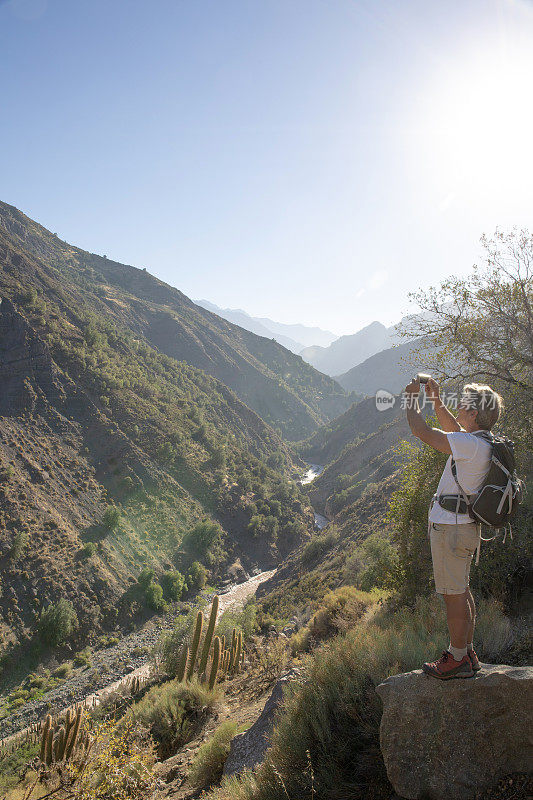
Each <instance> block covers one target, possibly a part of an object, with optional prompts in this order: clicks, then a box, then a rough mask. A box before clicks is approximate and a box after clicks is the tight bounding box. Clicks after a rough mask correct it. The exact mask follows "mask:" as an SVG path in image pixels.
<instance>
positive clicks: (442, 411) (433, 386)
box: [426, 378, 462, 433]
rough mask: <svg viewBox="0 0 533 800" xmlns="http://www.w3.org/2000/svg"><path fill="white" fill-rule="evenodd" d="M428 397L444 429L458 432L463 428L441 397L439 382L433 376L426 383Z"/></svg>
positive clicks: (447, 431) (449, 431) (448, 431)
mask: <svg viewBox="0 0 533 800" xmlns="http://www.w3.org/2000/svg"><path fill="white" fill-rule="evenodd" d="M426 397H427V399H428V400H430V401H431V402H432V403H433V404H434V407H435V414H436V415H437V419H438V421H439V424H440V426H441V428H442V430H443V431H446V433H456V432H457V431H461V430H462V428H461V426H460V425H459V423H458V422H457V420H456V419H455V417H454V415H453V414H452V412H451V411H449V410H448V409H447V408H446V406H445V405H444V403H443V402H442V400H441V399H440V388H439V384H438V383H437V381H435V380H433V378H430V379H429V381H428V382H427V383H426Z"/></svg>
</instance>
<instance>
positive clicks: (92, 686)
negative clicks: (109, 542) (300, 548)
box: [0, 570, 275, 743]
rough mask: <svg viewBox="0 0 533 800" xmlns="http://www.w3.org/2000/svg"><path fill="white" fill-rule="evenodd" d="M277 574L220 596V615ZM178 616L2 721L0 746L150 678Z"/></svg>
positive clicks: (133, 637)
mask: <svg viewBox="0 0 533 800" xmlns="http://www.w3.org/2000/svg"><path fill="white" fill-rule="evenodd" d="M274 572H275V570H270V571H269V572H261V573H259V574H258V575H254V576H253V577H252V578H249V580H247V581H245V582H244V583H240V584H237V585H235V586H231V587H230V588H229V589H226V590H224V591H223V592H220V593H219V598H220V613H222V612H223V611H226V609H228V608H231V607H235V608H239V607H242V606H243V605H244V603H245V602H246V600H247V599H248V598H249V597H251V596H252V595H253V594H255V591H256V589H257V587H258V586H259V585H260V584H261V583H263V582H264V581H267V580H268V579H269V578H270V577H272V575H273V574H274ZM178 616H180V614H179V612H176V611H174V612H169V613H168V614H166V615H165V616H164V617H155V618H152V619H151V620H149V621H148V622H147V623H146V624H145V625H144V626H143V627H142V628H141V629H140V630H138V631H135V632H134V633H130V634H128V635H127V636H124V637H123V638H122V639H121V640H120V642H119V643H118V644H117V645H113V646H112V647H107V648H106V649H104V650H99V651H97V652H95V653H93V655H92V659H91V666H89V667H83V668H79V669H76V671H75V672H74V674H73V675H72V676H71V677H70V678H67V680H66V681H64V683H62V684H61V686H57V687H56V688H55V689H52V690H51V691H49V692H47V693H46V694H45V695H43V697H41V698H39V699H38V700H32V701H31V702H29V703H26V705H24V706H22V707H21V708H20V709H17V711H15V712H14V713H13V714H11V715H10V716H9V717H6V718H5V719H2V720H0V743H2V742H5V741H6V740H7V739H10V738H11V737H13V736H14V735H15V734H19V733H21V732H23V731H24V730H25V729H26V728H27V727H29V726H30V725H31V724H33V723H35V722H37V721H38V720H39V719H41V718H42V717H43V716H45V715H46V714H49V713H50V714H53V715H55V714H58V713H60V712H62V711H65V710H66V709H67V708H69V707H70V706H72V705H75V704H76V703H83V702H87V705H88V706H91V705H93V704H96V703H98V702H99V701H100V700H101V699H102V698H103V697H104V696H105V695H107V694H109V693H110V692H112V691H114V690H116V689H117V688H118V687H119V686H120V685H121V684H122V683H123V682H124V681H125V680H130V679H131V678H132V677H134V676H139V677H148V675H149V674H150V653H151V651H152V649H153V647H154V646H155V645H156V644H157V642H158V640H159V638H160V637H161V634H162V633H163V632H164V631H168V630H171V629H172V627H173V625H174V622H175V621H176V619H177V617H178Z"/></svg>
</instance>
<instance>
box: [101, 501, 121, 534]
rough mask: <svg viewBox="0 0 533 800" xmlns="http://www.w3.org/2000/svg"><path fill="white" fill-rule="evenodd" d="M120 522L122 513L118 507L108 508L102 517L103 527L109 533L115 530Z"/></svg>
mask: <svg viewBox="0 0 533 800" xmlns="http://www.w3.org/2000/svg"><path fill="white" fill-rule="evenodd" d="M119 522H120V511H119V510H118V508H117V507H116V506H108V507H107V508H106V510H105V512H104V516H103V517H102V525H103V526H104V528H106V529H107V530H108V531H112V530H114V529H115V528H116V527H117V525H118V523H119Z"/></svg>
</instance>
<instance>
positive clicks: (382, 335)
mask: <svg viewBox="0 0 533 800" xmlns="http://www.w3.org/2000/svg"><path fill="white" fill-rule="evenodd" d="M392 336H393V333H392V329H389V328H386V327H385V325H383V324H382V323H381V322H372V323H370V325H367V326H366V327H365V328H362V329H361V330H360V331H358V332H357V333H354V334H351V335H350V336H341V337H340V338H339V339H336V340H335V341H334V342H332V343H331V344H330V345H329V346H328V347H316V346H315V347H307V348H306V349H305V350H302V352H301V354H300V355H301V356H302V358H303V359H304V360H305V361H307V362H309V364H312V365H313V367H315V368H316V369H318V370H320V371H321V372H325V373H326V375H340V374H341V373H344V372H346V371H347V370H349V369H351V368H352V367H353V366H355V365H356V364H360V363H361V362H362V361H365V359H367V358H369V357H370V356H373V355H374V354H375V353H379V351H380V350H384V349H385V348H387V347H390V345H391V337H392Z"/></svg>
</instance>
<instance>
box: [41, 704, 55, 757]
mask: <svg viewBox="0 0 533 800" xmlns="http://www.w3.org/2000/svg"><path fill="white" fill-rule="evenodd" d="M51 727H52V717H51V716H50V714H48V715H47V717H46V719H45V721H44V727H43V732H42V735H41V749H40V751H39V758H40V759H41V761H42V762H43V764H45V763H46V743H47V741H48V731H49V730H50V728H51Z"/></svg>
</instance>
